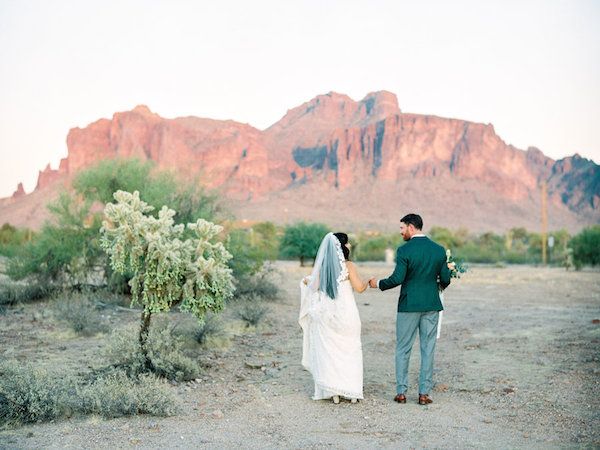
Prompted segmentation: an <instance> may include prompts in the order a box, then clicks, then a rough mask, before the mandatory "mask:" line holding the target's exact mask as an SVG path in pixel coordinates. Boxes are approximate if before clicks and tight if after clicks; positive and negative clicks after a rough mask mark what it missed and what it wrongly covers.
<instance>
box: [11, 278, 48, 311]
mask: <svg viewBox="0 0 600 450" xmlns="http://www.w3.org/2000/svg"><path fill="white" fill-rule="evenodd" d="M55 290H56V288H55V287H53V286H49V285H45V284H43V283H39V282H37V281H35V280H32V281H30V282H29V283H13V282H7V283H4V284H2V285H0V306H1V305H6V306H11V305H16V304H18V303H27V302H33V301H36V300H41V299H43V298H46V297H48V296H49V295H51V294H52V293H53V292H54V291H55Z"/></svg>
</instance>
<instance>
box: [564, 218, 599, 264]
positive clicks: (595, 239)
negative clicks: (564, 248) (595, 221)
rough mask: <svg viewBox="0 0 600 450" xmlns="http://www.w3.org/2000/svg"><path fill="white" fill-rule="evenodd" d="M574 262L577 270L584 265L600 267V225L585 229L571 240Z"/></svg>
mask: <svg viewBox="0 0 600 450" xmlns="http://www.w3.org/2000/svg"><path fill="white" fill-rule="evenodd" d="M569 245H570V247H571V248H572V249H573V262H574V264H575V267H576V268H580V267H581V266H583V265H590V266H597V265H600V225H594V226H591V227H588V228H584V229H583V230H581V231H580V232H579V233H578V234H577V235H575V236H574V237H573V239H571V242H570V244H569Z"/></svg>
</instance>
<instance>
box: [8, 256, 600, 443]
mask: <svg viewBox="0 0 600 450" xmlns="http://www.w3.org/2000/svg"><path fill="white" fill-rule="evenodd" d="M277 266H278V268H279V270H280V272H281V279H282V287H283V292H284V294H283V295H282V298H281V300H280V301H279V302H276V303H270V304H269V306H270V308H271V311H270V315H269V318H268V319H267V321H266V322H265V323H264V324H262V325H259V326H258V328H256V329H250V330H248V331H246V332H240V333H237V334H235V335H234V336H233V337H232V338H231V343H230V345H229V346H226V347H224V348H222V349H218V350H212V351H206V352H205V354H204V355H203V361H202V362H203V364H204V365H205V366H206V369H205V372H204V373H203V375H202V378H201V379H200V380H199V381H198V382H191V383H181V384H179V385H176V386H173V387H172V389H173V390H174V391H175V392H176V393H177V395H178V397H179V398H180V401H181V405H182V412H181V413H180V414H178V415H176V416H173V417H168V418H157V417H150V416H137V417H133V418H120V419H113V420H104V419H102V418H99V417H84V418H74V419H68V420H61V421H57V422H51V423H45V424H36V425H28V426H23V427H20V428H17V429H13V430H5V431H2V432H0V447H1V448H103V449H104V448H105V449H114V448H211V449H212V448H233V447H239V448H557V447H561V448H562V447H573V446H586V447H597V446H600V384H599V383H600V376H599V375H600V363H599V361H600V351H599V349H600V345H599V344H600V325H598V324H597V323H594V322H593V320H595V319H600V272H598V271H592V270H587V271H581V272H566V271H564V269H558V268H534V267H524V266H509V267H506V268H501V267H498V268H496V267H483V266H481V267H478V266H475V267H472V268H471V271H470V272H469V273H468V274H467V275H466V276H464V277H463V278H462V279H461V280H458V281H455V282H454V283H453V285H452V286H451V287H450V288H449V289H448V290H447V292H446V295H445V300H446V311H445V314H444V320H443V329H442V336H441V338H440V340H439V341H438V345H437V349H436V363H435V382H436V387H435V389H434V392H433V393H432V397H433V400H434V403H433V404H431V405H429V406H419V405H418V404H417V403H416V400H417V391H416V388H417V373H418V366H419V354H418V353H419V352H418V339H417V342H415V347H414V349H413V354H412V360H411V369H410V372H411V387H410V390H409V392H408V403H407V404H405V405H399V404H396V403H394V402H393V401H392V398H393V396H394V394H395V386H394V385H395V382H394V343H395V336H394V333H395V311H396V299H397V296H398V290H397V289H395V290H392V291H387V292H385V293H382V292H379V291H375V290H368V291H367V292H366V293H365V294H357V295H356V300H357V303H358V307H359V311H360V314H361V319H362V342H363V353H364V367H365V373H364V393H365V400H364V401H362V402H360V403H358V404H355V405H354V404H350V403H349V402H342V403H341V404H339V405H334V404H333V403H331V402H328V401H313V400H311V399H310V396H311V393H312V379H311V376H310V374H309V373H308V372H306V371H304V370H303V369H302V367H301V365H300V357H301V339H302V336H301V330H300V328H299V326H298V324H297V315H298V305H299V298H298V297H299V295H298V294H299V292H298V291H299V289H298V280H299V279H300V278H301V276H302V275H304V274H306V273H307V272H308V270H307V269H301V268H300V267H298V266H297V264H296V263H292V262H279V263H277ZM359 271H360V272H361V275H362V276H363V277H364V278H367V276H370V275H374V276H378V277H381V276H385V275H388V274H389V273H391V267H387V266H385V265H383V264H375V263H370V264H359ZM45 305H46V304H44V303H38V304H33V305H26V306H24V307H17V308H13V309H11V310H9V311H8V312H7V313H6V314H5V315H3V316H0V358H7V357H21V358H22V357H24V356H26V357H27V358H28V359H33V360H36V361H37V362H39V363H40V364H48V365H61V366H62V367H65V368H66V369H69V370H76V369H77V368H79V369H81V370H84V371H85V369H86V368H89V367H92V366H94V364H97V359H98V353H99V351H100V347H101V346H102V345H103V339H105V337H103V336H96V337H92V338H83V337H78V336H76V335H75V334H73V333H70V332H67V331H65V330H64V329H60V328H59V327H57V326H56V325H55V324H52V323H50V322H47V321H46V319H45V317H46V315H45V314H44V311H43V309H44V308H45ZM111 314H113V315H114V318H115V320H117V319H118V318H119V317H126V318H129V317H130V318H131V320H130V322H131V324H132V325H131V326H134V324H137V320H135V319H137V313H134V312H131V313H130V312H127V311H123V310H116V311H115V312H113V313H111ZM128 320H129V319H128ZM251 366H252V367H257V368H252V367H251Z"/></svg>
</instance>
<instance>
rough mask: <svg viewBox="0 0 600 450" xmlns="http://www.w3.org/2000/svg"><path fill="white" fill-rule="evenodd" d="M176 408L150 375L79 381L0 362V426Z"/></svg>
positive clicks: (163, 387)
mask: <svg viewBox="0 0 600 450" xmlns="http://www.w3.org/2000/svg"><path fill="white" fill-rule="evenodd" d="M177 408H178V407H177V402H176V400H175V398H174V397H173V394H172V393H171V392H170V391H169V389H168V387H167V386H166V384H165V383H164V382H163V381H161V380H159V379H157V378H156V377H154V376H151V375H143V376H140V377H135V378H129V377H127V376H126V374H124V373H123V372H113V373H110V374H107V375H105V376H102V377H100V378H98V379H96V380H94V381H93V382H91V383H88V384H84V383H83V382H82V380H80V379H78V378H76V377H75V376H72V375H70V374H68V373H64V372H62V371H61V372H57V371H50V370H47V369H44V368H41V367H35V366H33V365H31V364H28V363H21V362H17V361H2V362H0V427H7V426H16V425H20V424H24V423H34V422H44V421H49V420H54V419H58V418H61V417H70V416H73V415H78V414H99V415H102V416H104V417H120V416H125V415H133V414H151V415H157V416H167V415H172V414H174V413H175V412H176V411H177Z"/></svg>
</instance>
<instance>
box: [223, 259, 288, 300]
mask: <svg viewBox="0 0 600 450" xmlns="http://www.w3.org/2000/svg"><path fill="white" fill-rule="evenodd" d="M278 276H279V273H278V272H277V269H276V268H275V266H273V265H271V264H265V265H263V267H262V269H261V270H260V271H259V272H258V273H257V274H255V275H253V276H245V277H240V278H238V279H236V290H235V295H234V297H233V300H237V299H244V298H247V297H250V296H254V297H257V298H259V299H261V300H267V301H273V300H277V299H278V298H279V297H280V295H281V291H280V288H279V283H278V282H277V281H276V278H277V277H278Z"/></svg>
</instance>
